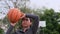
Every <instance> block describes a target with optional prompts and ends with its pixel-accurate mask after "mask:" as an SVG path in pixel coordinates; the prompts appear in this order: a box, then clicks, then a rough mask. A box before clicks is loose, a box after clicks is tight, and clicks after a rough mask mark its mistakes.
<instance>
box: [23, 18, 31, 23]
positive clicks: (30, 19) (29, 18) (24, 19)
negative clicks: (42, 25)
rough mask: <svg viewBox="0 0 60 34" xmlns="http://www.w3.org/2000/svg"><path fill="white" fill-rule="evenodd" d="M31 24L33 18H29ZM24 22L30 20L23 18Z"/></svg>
mask: <svg viewBox="0 0 60 34" xmlns="http://www.w3.org/2000/svg"><path fill="white" fill-rule="evenodd" d="M29 19H30V22H32V18H29ZM22 20H28V18H22Z"/></svg>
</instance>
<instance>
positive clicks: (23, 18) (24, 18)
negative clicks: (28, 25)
mask: <svg viewBox="0 0 60 34" xmlns="http://www.w3.org/2000/svg"><path fill="white" fill-rule="evenodd" d="M22 20H23V21H24V20H30V18H23V19H22Z"/></svg>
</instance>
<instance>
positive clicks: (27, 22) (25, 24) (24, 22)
mask: <svg viewBox="0 0 60 34" xmlns="http://www.w3.org/2000/svg"><path fill="white" fill-rule="evenodd" d="M31 24H32V23H31V21H30V19H29V18H24V19H22V27H30V26H31Z"/></svg>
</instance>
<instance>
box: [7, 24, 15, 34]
mask: <svg viewBox="0 0 60 34" xmlns="http://www.w3.org/2000/svg"><path fill="white" fill-rule="evenodd" d="M13 28H14V27H13V26H12V25H10V27H9V29H8V30H7V32H6V34H11V32H12V30H13Z"/></svg>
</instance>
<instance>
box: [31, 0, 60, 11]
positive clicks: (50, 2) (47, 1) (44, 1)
mask: <svg viewBox="0 0 60 34" xmlns="http://www.w3.org/2000/svg"><path fill="white" fill-rule="evenodd" d="M30 2H31V3H30V7H32V8H42V7H46V8H48V9H50V8H52V9H54V10H55V12H59V10H60V0H30Z"/></svg>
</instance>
